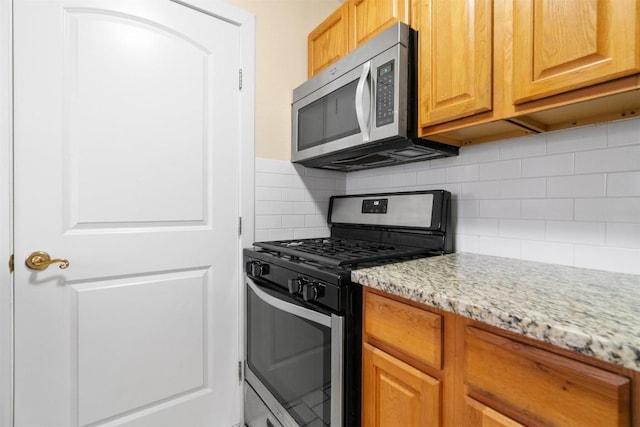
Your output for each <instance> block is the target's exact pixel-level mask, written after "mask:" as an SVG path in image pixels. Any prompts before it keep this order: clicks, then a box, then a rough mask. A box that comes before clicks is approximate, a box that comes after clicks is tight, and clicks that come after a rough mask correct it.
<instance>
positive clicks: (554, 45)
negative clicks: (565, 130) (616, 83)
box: [513, 0, 640, 104]
mask: <svg viewBox="0 0 640 427" xmlns="http://www.w3.org/2000/svg"><path fill="white" fill-rule="evenodd" d="M514 1H515V3H514V7H513V21H514V22H513V26H514V31H513V98H514V99H513V102H514V104H520V103H523V102H526V101H531V100H534V99H540V98H543V97H546V96H549V95H554V94H558V93H562V92H567V91H570V90H573V89H578V88H581V87H585V86H589V85H592V84H595V83H599V82H603V81H607V80H612V79H615V78H618V77H622V76H625V75H630V74H634V73H637V72H639V71H640V48H639V44H640V29H639V25H640V22H638V21H639V18H638V16H640V1H639V0H572V1H567V0H514Z"/></svg>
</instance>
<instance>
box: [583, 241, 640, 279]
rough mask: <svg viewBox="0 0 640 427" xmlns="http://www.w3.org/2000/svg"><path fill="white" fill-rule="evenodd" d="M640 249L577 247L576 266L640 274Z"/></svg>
mask: <svg viewBox="0 0 640 427" xmlns="http://www.w3.org/2000/svg"><path fill="white" fill-rule="evenodd" d="M639 259H640V250H634V249H621V248H608V247H603V246H581V245H577V246H576V247H575V261H574V265H575V266H576V267H582V268H593V269H596V270H609V271H617V272H620V273H629V274H640V262H638V260H639Z"/></svg>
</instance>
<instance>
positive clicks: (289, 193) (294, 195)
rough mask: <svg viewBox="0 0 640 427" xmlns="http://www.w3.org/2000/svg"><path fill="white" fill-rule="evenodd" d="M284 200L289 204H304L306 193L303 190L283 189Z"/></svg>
mask: <svg viewBox="0 0 640 427" xmlns="http://www.w3.org/2000/svg"><path fill="white" fill-rule="evenodd" d="M282 200H285V201H287V202H304V200H305V191H304V190H303V189H301V188H283V189H282Z"/></svg>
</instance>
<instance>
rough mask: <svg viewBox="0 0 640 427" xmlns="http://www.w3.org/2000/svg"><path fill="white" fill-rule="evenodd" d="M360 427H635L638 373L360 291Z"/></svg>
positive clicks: (639, 423) (639, 419) (639, 417)
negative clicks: (361, 334) (361, 336)
mask: <svg viewBox="0 0 640 427" xmlns="http://www.w3.org/2000/svg"><path fill="white" fill-rule="evenodd" d="M363 325H364V330H363V367H362V369H363V371H362V373H363V395H362V399H363V402H362V411H363V412H362V420H363V424H362V425H363V427H396V426H403V427H411V426H415V427H426V426H428V427H431V426H452V427H458V426H465V427H501V426H504V427H518V426H567V427H569V426H580V427H614V426H615V427H622V426H627V427H628V426H633V427H640V373H638V372H636V371H632V370H629V369H625V368H622V367H619V366H615V365H612V364H608V363H606V362H603V361H600V360H596V359H591V358H589V357H586V356H583V355H579V354H573V353H572V352H569V351H567V350H563V349H559V348H556V347H553V346H551V345H549V344H544V343H540V342H538V341H534V340H531V339H527V338H524V337H521V336H519V335H516V334H512V333H509V332H506V331H503V330H500V329H497V328H495V327H492V326H489V325H486V324H483V323H480V322H476V321H472V320H469V319H466V318H462V317H461V316H457V315H454V314H451V313H447V312H443V311H441V310H437V309H435V308H432V307H427V306H423V305H420V304H417V303H414V302H410V301H406V300H404V299H402V298H399V297H395V296H391V295H388V294H385V293H383V292H381V291H374V290H371V289H369V288H365V292H364V322H363Z"/></svg>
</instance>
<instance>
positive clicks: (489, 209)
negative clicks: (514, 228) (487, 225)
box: [479, 200, 520, 219]
mask: <svg viewBox="0 0 640 427" xmlns="http://www.w3.org/2000/svg"><path fill="white" fill-rule="evenodd" d="M479 216H481V217H483V218H505V219H508V218H513V219H518V218H520V200H480V212H479Z"/></svg>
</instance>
